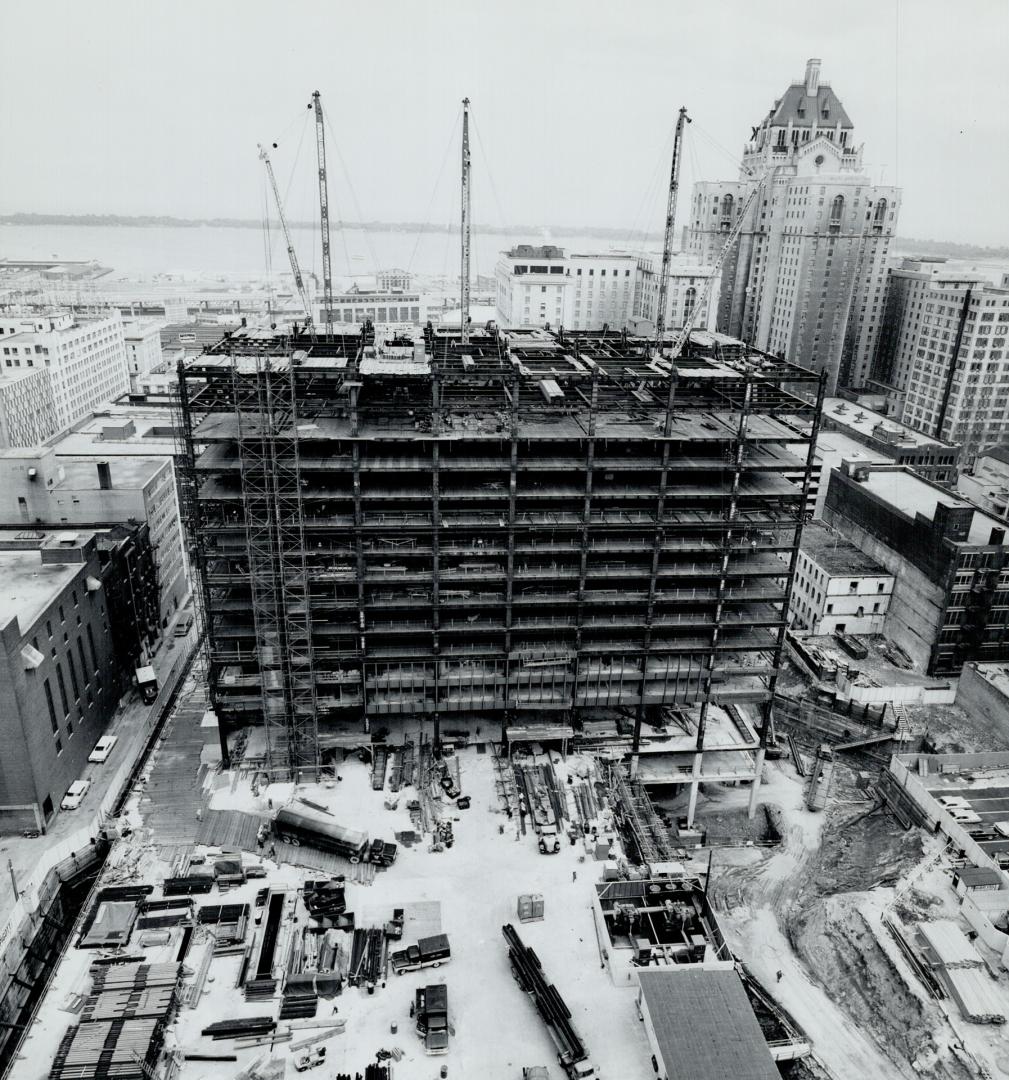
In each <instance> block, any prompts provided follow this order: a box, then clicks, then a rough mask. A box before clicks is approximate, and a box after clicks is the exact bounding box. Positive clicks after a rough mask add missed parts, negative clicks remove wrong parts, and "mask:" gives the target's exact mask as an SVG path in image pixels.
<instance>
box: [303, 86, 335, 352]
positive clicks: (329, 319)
mask: <svg viewBox="0 0 1009 1080" xmlns="http://www.w3.org/2000/svg"><path fill="white" fill-rule="evenodd" d="M309 107H310V108H312V107H314V108H315V142H316V147H317V150H318V155H319V212H320V215H321V218H322V290H323V292H322V296H323V304H324V305H325V308H326V333H327V334H332V332H333V269H332V264H331V262H330V257H329V185H328V184H327V182H326V129H325V124H324V123H323V117H322V98H321V96H320V95H319V91H318V90H316V91H315V92H314V93H313V94H312V105H311V106H309Z"/></svg>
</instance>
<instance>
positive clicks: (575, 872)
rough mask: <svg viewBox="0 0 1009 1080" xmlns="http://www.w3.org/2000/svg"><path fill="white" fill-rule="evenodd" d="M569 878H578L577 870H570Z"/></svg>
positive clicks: (574, 879)
mask: <svg viewBox="0 0 1009 1080" xmlns="http://www.w3.org/2000/svg"><path fill="white" fill-rule="evenodd" d="M571 880H572V881H577V880H578V871H577V870H572V871H571Z"/></svg>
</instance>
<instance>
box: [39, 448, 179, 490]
mask: <svg viewBox="0 0 1009 1080" xmlns="http://www.w3.org/2000/svg"><path fill="white" fill-rule="evenodd" d="M59 463H60V466H61V467H62V468H63V473H64V475H63V479H62V480H60V481H59V482H58V483H56V484H55V485H54V486H53V489H54V490H59V489H60V488H64V489H66V490H68V491H97V490H99V483H98V468H97V465H96V462H95V459H94V458H92V459H91V460H90V461H73V460H72V459H70V458H62V457H61V458H60V462H59ZM164 467H165V459H164V457H149V458H146V457H143V458H142V457H133V456H130V457H122V458H115V459H114V460H112V461H110V462H109V472H110V475H111V477H112V488H111V490H112V491H115V490H116V489H117V488H119V489H122V490H127V491H132V490H135V489H137V488H142V487H144V486H145V485H146V484H149V483H150V482H151V480H153V479H154V477H155V476H156V475H157V474H158V472H159V471H160V470H161V469H163V468H164Z"/></svg>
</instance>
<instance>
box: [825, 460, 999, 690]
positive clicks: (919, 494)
mask: <svg viewBox="0 0 1009 1080" xmlns="http://www.w3.org/2000/svg"><path fill="white" fill-rule="evenodd" d="M824 519H825V520H826V521H827V523H828V524H830V525H832V526H833V527H834V528H835V529H837V530H838V531H839V532H841V533H843V534H844V535H845V536H847V537H848V538H849V539H850V540H851V541H852V542H853V543H854V544H855V545H856V546H857V547H858V548H860V549H861V550H862V551H864V552H865V553H866V554H867V555H869V556H870V557H871V558H872V559H873V560H874V561H875V562H877V563H880V564H881V565H882V566H883V567H885V568H886V569H887V570H888V571H889V572H890V573H891V574H893V575H894V586H893V593H892V596H891V599H890V607H889V611H888V616H887V625H886V631H887V634H888V635H889V636H892V637H893V638H894V640H896V642H897V644H898V645H900V646H901V648H903V649H904V651H905V652H906V653H908V655H909V656H910V657H911V658H912V659H913V660H914V661H915V662H916V663H917V664H919V665H920V666H921V667H923V668H924V669H925V670H926V672H927V673H928V674H929V675H956V674H958V673H959V671H960V668H961V667H962V666H963V665H964V663H966V662H967V661H968V660H976V661H979V662H982V663H989V662H995V663H1005V662H1006V661H1007V660H1009V541H1007V540H1006V523H1005V521H1004V520H1001V519H999V518H995V517H991V516H990V515H988V514H986V513H984V512H983V511H982V510H979V509H978V508H977V507H976V506H974V505H973V503H970V502H968V501H967V500H966V499H961V498H958V497H957V496H956V495H954V494H953V493H952V492H951V491H949V489H948V488H944V487H941V486H940V485H939V484H935V483H932V482H931V481H929V480H925V479H924V478H922V477H921V476H919V475H918V474H917V473H915V472H914V471H912V470H911V469H908V468H906V467H901V466H887V465H863V464H854V463H850V464H849V463H846V464H845V465H844V466H843V467H842V468H841V469H840V470H838V471H835V472H833V473H832V474H831V477H830V487H829V489H828V491H827V502H826V508H825V512H824Z"/></svg>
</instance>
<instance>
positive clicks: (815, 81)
mask: <svg viewBox="0 0 1009 1080" xmlns="http://www.w3.org/2000/svg"><path fill="white" fill-rule="evenodd" d="M819 88H820V61H819V60H817V59H815V58H814V59H812V60H807V61H806V93H807V94H808V95H809V97H816V92H817V90H819Z"/></svg>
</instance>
